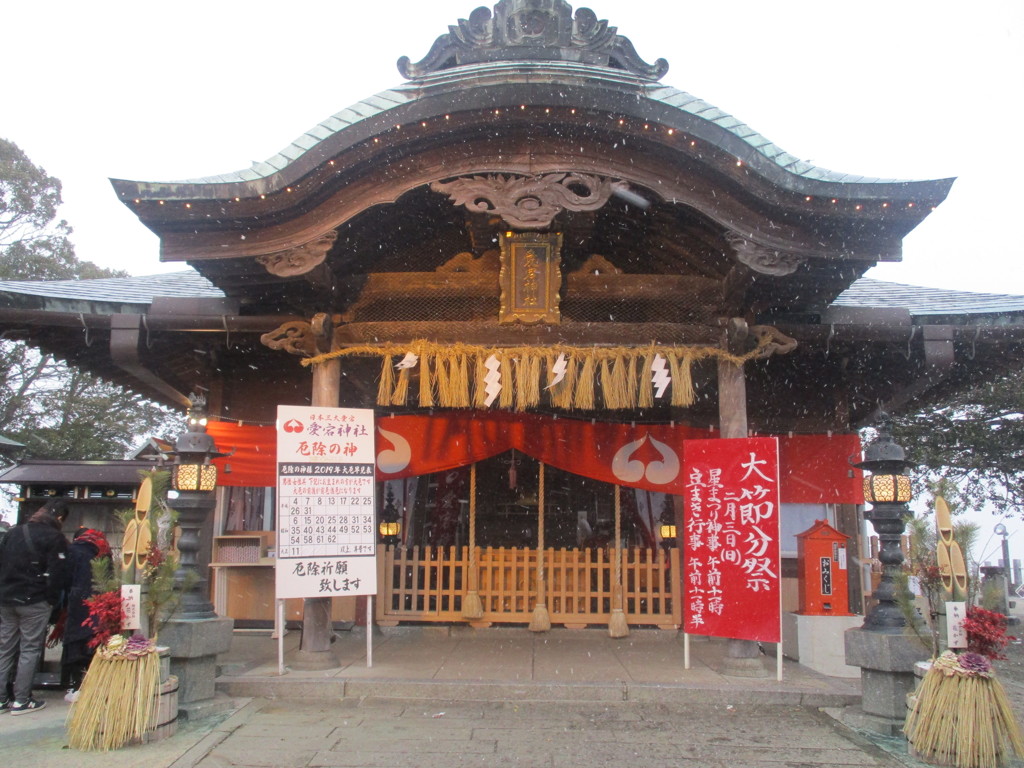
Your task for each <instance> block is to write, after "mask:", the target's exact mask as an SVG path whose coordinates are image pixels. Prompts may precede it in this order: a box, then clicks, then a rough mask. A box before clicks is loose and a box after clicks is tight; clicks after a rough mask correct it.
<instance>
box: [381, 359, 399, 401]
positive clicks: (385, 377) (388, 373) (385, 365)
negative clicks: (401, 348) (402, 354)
mask: <svg viewBox="0 0 1024 768" xmlns="http://www.w3.org/2000/svg"><path fill="white" fill-rule="evenodd" d="M393 359H394V358H393V357H392V356H391V355H384V359H383V362H382V363H381V369H380V382H379V383H378V384H377V402H378V403H390V402H391V393H392V392H394V391H395V369H394V368H392V367H391V364H392V362H391V361H392V360H393Z"/></svg>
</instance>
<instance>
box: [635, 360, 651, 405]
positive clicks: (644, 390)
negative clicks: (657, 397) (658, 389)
mask: <svg viewBox="0 0 1024 768" xmlns="http://www.w3.org/2000/svg"><path fill="white" fill-rule="evenodd" d="M655 354H656V353H655V351H654V350H653V349H652V350H650V351H648V352H646V353H645V354H644V358H643V364H642V365H641V366H640V381H639V382H638V383H637V386H638V388H639V392H638V396H637V399H636V404H637V405H638V406H639V407H640V408H650V407H651V406H652V405H654V387H653V386H652V385H651V368H652V367H653V366H654V356H655Z"/></svg>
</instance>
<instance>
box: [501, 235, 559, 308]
mask: <svg viewBox="0 0 1024 768" xmlns="http://www.w3.org/2000/svg"><path fill="white" fill-rule="evenodd" d="M499 237H500V242H501V272H500V273H499V274H498V282H499V283H500V285H501V307H500V309H499V314H498V322H499V323H558V322H561V319H562V314H561V311H560V309H559V302H560V301H561V297H560V295H559V291H560V290H561V288H562V267H561V258H562V235H561V233H552V234H543V233H540V232H505V233H503V234H501V235H500V236H499Z"/></svg>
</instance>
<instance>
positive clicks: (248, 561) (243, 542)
mask: <svg viewBox="0 0 1024 768" xmlns="http://www.w3.org/2000/svg"><path fill="white" fill-rule="evenodd" d="M275 542H276V537H275V532H274V531H254V532H252V533H236V534H227V535H224V536H214V537H213V558H212V560H211V562H210V567H212V568H213V580H212V582H213V590H212V591H213V595H212V600H213V605H214V608H215V610H216V611H217V613H218V614H220V615H221V616H230V617H231V618H233V619H234V620H235V622H236V626H238V625H245V624H255V625H258V626H262V625H264V624H266V625H267V626H269V625H270V624H272V623H273V621H274V596H275V576H274V563H275V558H274V557H272V555H273V553H274V549H275ZM332 603H333V605H332V611H331V613H332V618H333V619H334V620H335V621H351V620H353V619H354V617H355V600H354V599H353V598H334V599H333V601H332ZM285 619H286V620H287V621H298V620H301V619H302V600H299V599H294V600H286V601H285Z"/></svg>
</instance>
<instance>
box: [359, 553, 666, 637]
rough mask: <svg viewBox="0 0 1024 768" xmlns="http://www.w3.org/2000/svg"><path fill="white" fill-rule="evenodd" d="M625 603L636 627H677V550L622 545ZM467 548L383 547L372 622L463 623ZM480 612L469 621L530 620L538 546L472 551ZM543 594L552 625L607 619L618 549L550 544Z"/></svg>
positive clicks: (605, 620) (535, 586)
mask: <svg viewBox="0 0 1024 768" xmlns="http://www.w3.org/2000/svg"><path fill="white" fill-rule="evenodd" d="M620 552H621V555H622V602H623V605H622V609H623V611H624V613H625V615H626V621H627V622H628V623H630V624H633V625H657V626H659V627H665V628H675V627H678V626H679V625H680V624H681V622H682V618H681V608H682V594H681V584H680V579H679V575H678V574H679V551H678V550H676V549H671V550H669V554H668V556H667V557H666V553H665V551H664V550H660V549H659V550H651V549H623V550H620ZM469 568H470V558H469V548H468V547H462V548H460V549H456V548H455V547H422V548H421V547H412V548H408V549H407V548H404V547H399V548H395V547H388V548H387V549H385V550H384V552H383V553H382V554H381V556H380V557H379V558H378V569H379V572H378V590H379V595H378V599H377V621H378V623H380V624H384V625H394V624H397V623H398V622H400V621H421V622H422V621H436V622H453V623H458V622H463V621H464V619H463V616H462V598H463V595H464V594H465V592H466V590H467V589H468V588H469V584H470V579H469V578H468V572H469ZM476 568H477V585H478V593H479V595H480V599H481V602H482V603H483V607H484V615H483V617H482V618H481V619H479V620H474V621H473V622H472V623H473V624H474V625H487V624H496V623H511V624H521V623H528V622H529V621H530V617H531V615H532V613H533V609H534V606H535V605H536V603H537V594H538V589H537V550H535V549H517V548H505V547H498V548H494V547H486V548H478V549H477V557H476ZM544 571H545V574H546V581H545V595H546V598H547V599H546V603H547V607H548V613H549V615H550V617H551V622H552V623H553V624H563V625H565V626H567V627H584V626H587V625H588V624H606V623H607V622H608V618H609V616H610V615H611V611H612V608H614V607H615V606H613V605H612V600H613V593H614V591H615V590H613V586H614V580H615V550H605V549H547V550H545V551H544Z"/></svg>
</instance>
